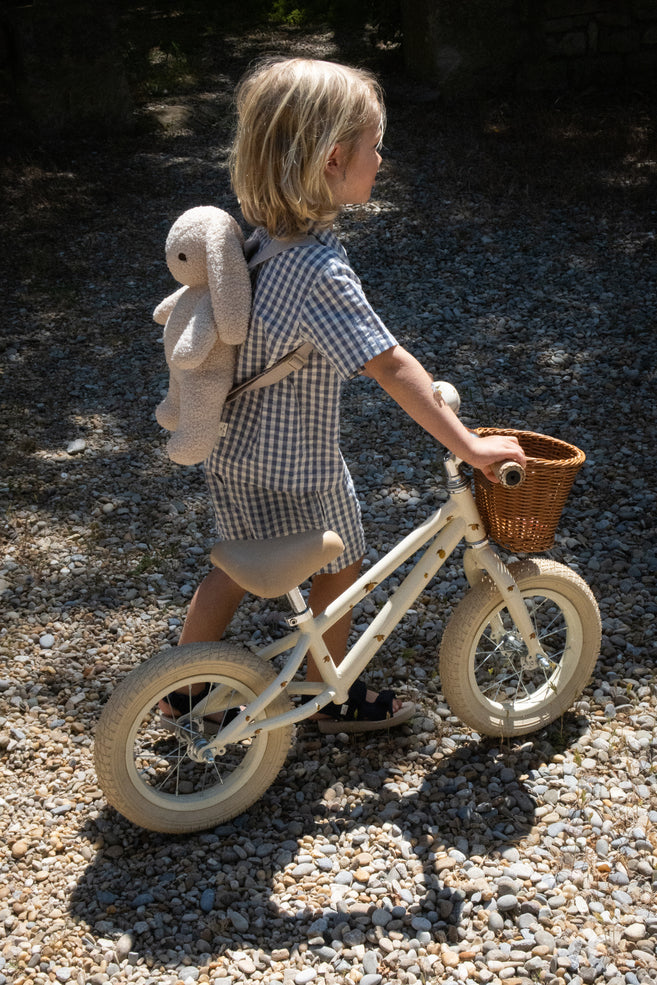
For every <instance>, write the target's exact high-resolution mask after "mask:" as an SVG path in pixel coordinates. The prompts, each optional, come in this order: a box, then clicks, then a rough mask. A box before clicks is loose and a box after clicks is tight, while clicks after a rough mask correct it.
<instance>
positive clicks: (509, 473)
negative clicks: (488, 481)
mask: <svg viewBox="0 0 657 985" xmlns="http://www.w3.org/2000/svg"><path fill="white" fill-rule="evenodd" d="M491 470H492V472H493V475H494V476H495V478H496V479H498V480H499V482H500V485H502V486H504V488H505V489H515V488H516V487H517V486H521V485H522V484H523V482H524V481H525V470H524V468H523V467H522V465H518V463H517V462H512V461H509V462H495V463H494V464H493V465H491Z"/></svg>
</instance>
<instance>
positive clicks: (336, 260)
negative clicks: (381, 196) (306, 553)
mask: <svg viewBox="0 0 657 985" xmlns="http://www.w3.org/2000/svg"><path fill="white" fill-rule="evenodd" d="M316 236H317V239H318V241H319V242H318V245H317V246H306V247H296V248H292V249H289V250H287V251H286V252H284V253H280V254H278V255H277V256H275V257H273V258H272V259H271V260H268V261H267V262H265V263H263V264H262V265H261V266H260V267H259V268H257V284H256V287H255V292H254V299H253V307H252V312H251V323H250V328H249V334H248V338H247V340H246V342H245V343H244V345H243V346H242V348H241V350H240V355H239V359H238V364H237V369H236V375H235V383H236V384H237V383H241V382H243V381H244V380H248V379H250V378H251V377H252V376H255V374H256V373H259V372H261V371H262V370H263V369H266V368H268V367H269V366H271V365H272V364H273V363H274V362H276V360H278V359H280V358H281V357H282V356H284V355H286V354H287V353H288V352H290V351H291V350H292V349H295V348H296V347H297V346H298V345H300V344H301V343H302V342H304V341H309V342H311V343H312V345H313V346H314V351H313V352H312V354H311V356H310V359H309V360H308V362H307V364H306V366H305V367H304V368H303V369H301V370H298V371H297V372H294V373H291V374H290V375H289V376H287V377H285V379H283V380H281V381H280V382H279V383H276V384H274V385H272V386H269V387H265V388H263V389H261V390H254V391H251V392H249V393H247V394H245V395H244V396H242V397H239V398H238V399H237V400H235V401H233V402H232V403H231V404H229V405H228V406H227V407H226V408H225V410H224V415H223V420H224V421H225V422H226V424H227V431H226V435H225V437H223V438H220V439H219V441H218V443H217V446H216V447H215V449H214V451H213V453H212V455H211V456H210V459H209V460H208V462H207V467H208V470H209V471H211V472H213V473H214V474H216V475H219V476H222V475H223V476H226V477H227V478H230V479H231V480H233V481H237V482H242V483H248V484H250V485H255V486H259V487H260V488H265V489H274V490H278V491H287V492H293V493H297V494H299V493H304V492H311V491H327V490H329V489H334V488H336V486H337V485H338V484H340V483H341V482H343V481H344V473H345V468H346V467H345V464H344V460H343V458H342V455H341V453H340V449H339V444H338V443H339V429H340V386H341V384H342V382H343V381H345V380H348V379H350V378H351V377H353V376H355V375H357V374H358V373H359V372H360V371H361V370H362V368H363V366H364V365H365V363H366V362H368V361H369V360H370V359H372V358H374V356H377V355H379V354H380V353H382V352H385V351H386V350H387V349H390V348H391V347H392V346H394V345H395V344H396V341H395V339H394V337H393V336H392V335H391V334H390V332H389V331H388V330H387V328H386V327H385V325H384V324H383V322H382V321H381V320H380V318H379V317H378V316H377V315H376V314H375V312H374V311H373V310H372V308H371V306H370V304H369V303H368V301H367V299H366V297H365V295H364V293H363V289H362V287H361V284H360V281H359V280H358V278H357V277H356V275H355V274H354V272H353V270H352V269H351V267H350V266H349V263H348V261H347V255H346V252H345V250H344V248H343V247H342V246H341V244H340V243H339V241H338V239H337V238H336V236H335V235H334V234H333V233H332V232H330V231H326V230H324V231H322V232H319V233H317V234H316ZM255 237H256V239H257V242H258V246H259V247H260V246H262V245H266V244H267V243H268V242H269V239H268V237H267V234H266V233H265V232H264V230H257V232H256V233H255Z"/></svg>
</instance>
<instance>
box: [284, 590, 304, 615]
mask: <svg viewBox="0 0 657 985" xmlns="http://www.w3.org/2000/svg"><path fill="white" fill-rule="evenodd" d="M287 597H288V600H289V602H290V605H291V606H292V609H293V611H294V614H295V616H302V615H303V614H304V613H305V612H308V611H309V610H308V605H307V603H306V600H305V599H304V597H303V595H302V594H301V591H300V589H299V588H291V589H290V591H289V592H288V593H287Z"/></svg>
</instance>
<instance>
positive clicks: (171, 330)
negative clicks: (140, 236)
mask: <svg viewBox="0 0 657 985" xmlns="http://www.w3.org/2000/svg"><path fill="white" fill-rule="evenodd" d="M166 259H167V266H168V267H169V270H170V271H171V273H172V274H173V276H174V277H175V279H176V280H177V281H178V282H179V283H180V284H183V285H184V286H183V287H181V288H179V290H177V291H176V292H175V293H174V294H171V295H170V296H169V297H168V298H165V299H164V301H162V302H161V303H160V304H158V306H157V308H156V309H155V311H154V312H153V318H154V319H155V321H156V322H157V323H158V324H159V325H164V353H165V356H166V361H167V365H168V367H169V391H168V393H167V395H166V397H165V398H164V400H163V401H162V402H161V403H160V404H159V405H158V407H157V409H156V411H155V416H156V418H157V421H158V423H159V424H160V425H161V426H162V427H163V428H166V430H167V431H173V434H172V436H171V437H170V438H169V440H168V442H167V452H168V455H169V458H171V459H172V460H173V461H174V462H178V464H180V465H194V464H196V463H197V462H202V461H203V460H204V459H205V458H207V456H208V455H209V454H210V452H211V451H212V449H213V448H214V446H215V444H216V442H217V438H218V437H219V436H220V434H221V414H222V411H223V407H224V402H225V399H226V396H227V394H228V392H229V391H230V389H231V387H232V384H233V375H234V372H235V362H236V359H237V347H238V346H239V345H240V344H241V343H242V342H244V340H245V339H246V335H247V331H248V327H249V315H250V311H251V281H250V277H249V272H248V268H247V266H246V262H245V259H244V237H243V235H242V232H241V230H240V228H239V226H238V225H237V223H236V222H235V220H234V219H233V217H232V216H230V215H229V214H228V213H227V212H224V211H222V210H221V209H217V208H215V207H214V206H212V205H205V206H200V207H198V208H194V209H189V210H188V211H187V212H184V213H183V214H182V215H181V216H180V217H179V218H178V219H176V221H175V222H174V224H173V226H172V227H171V230H170V232H169V235H168V236H167V241H166Z"/></svg>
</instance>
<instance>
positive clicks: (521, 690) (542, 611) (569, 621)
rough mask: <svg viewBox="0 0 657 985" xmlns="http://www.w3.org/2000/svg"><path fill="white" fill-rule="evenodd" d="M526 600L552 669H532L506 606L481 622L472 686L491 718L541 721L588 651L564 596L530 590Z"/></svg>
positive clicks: (473, 652) (471, 665) (575, 614)
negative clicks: (583, 653) (552, 700)
mask: <svg viewBox="0 0 657 985" xmlns="http://www.w3.org/2000/svg"><path fill="white" fill-rule="evenodd" d="M522 597H523V599H524V600H525V603H526V604H527V607H528V610H529V613H530V617H531V619H532V623H533V625H534V629H535V631H536V635H537V639H538V642H539V643H540V644H541V646H542V648H543V650H544V652H545V654H546V657H547V660H548V664H547V666H542V665H540V664H539V665H538V666H535V667H532V666H531V661H530V660H529V659H528V657H527V651H526V648H525V647H524V644H522V640H521V637H520V635H519V633H518V630H517V628H516V626H515V623H514V622H513V619H512V617H511V616H510V614H509V612H508V610H507V609H506V607H505V606H504V605H503V604H502V603H500V604H498V605H496V606H494V607H493V608H492V609H491V610H490V611H489V613H488V614H487V615H486V616H485V617H484V618H483V619H482V621H481V623H480V624H479V626H478V627H477V630H476V632H475V634H474V643H473V646H472V650H471V653H470V660H469V675H470V683H471V685H472V687H473V688H474V690H475V692H476V693H477V694H478V696H479V699H480V701H481V702H482V703H483V704H484V705H485V706H486V708H487V710H488V711H489V713H490V714H491V715H494V716H496V717H498V718H500V719H502V720H507V719H509V718H511V717H523V718H525V717H527V716H529V715H531V714H535V715H536V717H537V718H542V717H543V712H544V709H545V706H546V703H547V702H549V701H550V700H551V699H552V698H553V697H554V695H555V694H557V693H558V692H559V691H561V690H563V688H564V687H565V686H566V684H567V682H568V681H569V680H570V678H571V677H572V675H573V673H574V672H575V670H576V668H577V664H578V660H579V655H580V653H581V652H582V646H583V627H582V622H581V619H580V617H579V614H578V612H577V609H576V608H575V606H574V605H573V604H572V602H570V601H569V600H568V599H567V598H566V597H565V596H564V595H562V594H561V593H560V592H558V591H553V590H550V589H545V588H535V589H533V588H525V589H523V590H522ZM498 620H500V621H501V624H502V627H503V632H502V630H501V627H500V625H499V624H498ZM500 634H501V637H500ZM520 646H521V647H522V649H520Z"/></svg>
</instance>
